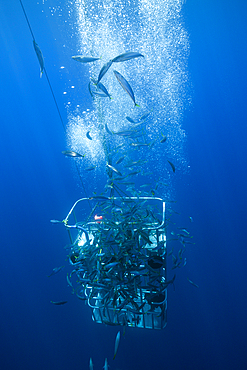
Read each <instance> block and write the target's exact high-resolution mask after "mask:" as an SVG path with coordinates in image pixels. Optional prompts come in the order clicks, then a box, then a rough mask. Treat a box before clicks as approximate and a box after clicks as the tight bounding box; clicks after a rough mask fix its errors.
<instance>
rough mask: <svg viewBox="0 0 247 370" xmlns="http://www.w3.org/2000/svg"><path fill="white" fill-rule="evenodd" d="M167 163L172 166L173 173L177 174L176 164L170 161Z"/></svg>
mask: <svg viewBox="0 0 247 370" xmlns="http://www.w3.org/2000/svg"><path fill="white" fill-rule="evenodd" d="M167 162H168V163H169V165H170V166H171V168H172V170H173V172H174V173H175V166H174V164H173V163H172V162H170V161H168V160H167Z"/></svg>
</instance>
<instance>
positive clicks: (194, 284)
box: [187, 278, 199, 288]
mask: <svg viewBox="0 0 247 370" xmlns="http://www.w3.org/2000/svg"><path fill="white" fill-rule="evenodd" d="M187 280H188V282H189V283H190V284H191V285H193V286H195V287H196V288H199V285H197V284H196V283H193V281H191V280H190V279H189V278H187Z"/></svg>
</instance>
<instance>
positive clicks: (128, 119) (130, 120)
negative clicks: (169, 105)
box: [125, 116, 138, 123]
mask: <svg viewBox="0 0 247 370" xmlns="http://www.w3.org/2000/svg"><path fill="white" fill-rule="evenodd" d="M125 118H126V119H127V121H129V122H131V123H138V121H135V120H133V119H132V118H130V117H128V116H127V117H125Z"/></svg>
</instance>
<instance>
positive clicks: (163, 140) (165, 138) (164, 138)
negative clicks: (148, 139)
mask: <svg viewBox="0 0 247 370" xmlns="http://www.w3.org/2000/svg"><path fill="white" fill-rule="evenodd" d="M166 140H167V137H166V136H163V139H161V140H160V142H161V144H163V143H165V142H166Z"/></svg>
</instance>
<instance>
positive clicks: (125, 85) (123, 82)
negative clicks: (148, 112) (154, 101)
mask: <svg viewBox="0 0 247 370" xmlns="http://www.w3.org/2000/svg"><path fill="white" fill-rule="evenodd" d="M113 72H114V74H115V76H116V79H117V80H118V82H119V83H120V85H121V86H122V88H123V89H124V90H125V91H126V92H127V94H129V96H130V97H131V99H132V100H133V102H134V104H135V106H136V107H140V106H139V105H138V104H136V101H135V95H134V93H133V90H132V88H131V86H130V84H129V83H128V81H127V80H126V79H125V78H124V77H123V76H122V75H121V73H119V72H118V71H115V70H114V71H113Z"/></svg>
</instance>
